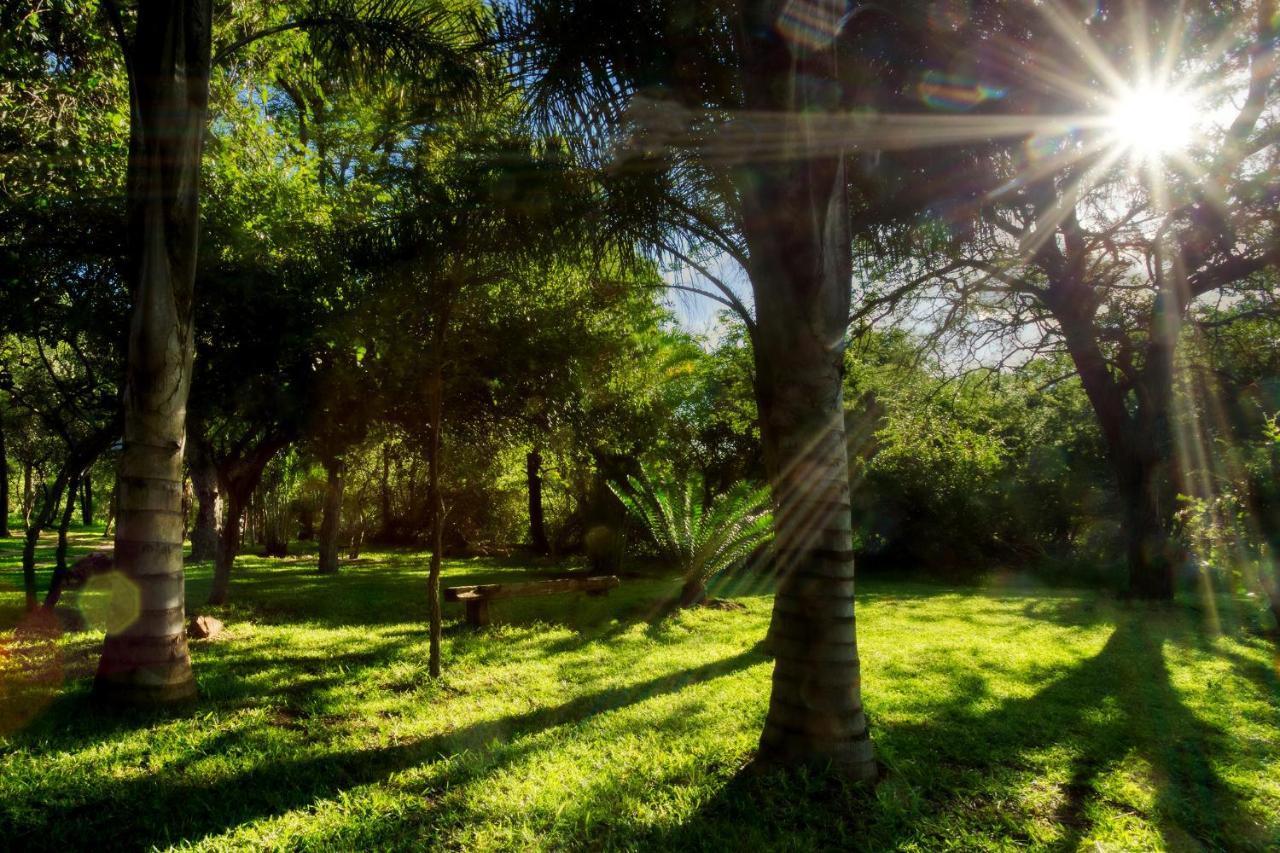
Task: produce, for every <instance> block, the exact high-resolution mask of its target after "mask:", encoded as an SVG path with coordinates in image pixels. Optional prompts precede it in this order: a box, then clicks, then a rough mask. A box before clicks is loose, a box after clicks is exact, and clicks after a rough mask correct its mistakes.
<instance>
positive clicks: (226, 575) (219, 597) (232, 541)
mask: <svg viewBox="0 0 1280 853" xmlns="http://www.w3.org/2000/svg"><path fill="white" fill-rule="evenodd" d="M246 503H247V501H246V499H245V497H244V496H243V495H241V494H238V493H237V492H236V491H235V490H231V491H230V493H229V494H228V495H227V500H226V506H227V515H226V517H225V518H224V519H223V520H222V535H221V537H220V538H219V540H218V547H217V553H216V555H215V557H214V561H213V587H212V588H211V589H210V590H209V603H210V604H226V603H227V597H228V595H229V594H230V592H231V567H232V565H234V564H235V561H236V556H237V555H238V554H239V553H240V525H241V524H242V523H243V522H244V511H245V506H246Z"/></svg>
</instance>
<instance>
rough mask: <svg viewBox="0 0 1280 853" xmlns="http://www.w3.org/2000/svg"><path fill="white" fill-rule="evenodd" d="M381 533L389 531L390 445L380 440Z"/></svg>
mask: <svg viewBox="0 0 1280 853" xmlns="http://www.w3.org/2000/svg"><path fill="white" fill-rule="evenodd" d="M381 503H382V535H383V536H386V535H388V534H389V533H391V445H390V443H389V442H385V441H384V442H382V493H381Z"/></svg>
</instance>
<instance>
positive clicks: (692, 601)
mask: <svg viewBox="0 0 1280 853" xmlns="http://www.w3.org/2000/svg"><path fill="white" fill-rule="evenodd" d="M706 597H707V585H706V584H705V583H703V582H702V578H701V577H696V578H685V581H684V585H683V586H681V587H680V606H681V607H694V606H696V605H699V604H701V603H702V602H703V601H705V600H706Z"/></svg>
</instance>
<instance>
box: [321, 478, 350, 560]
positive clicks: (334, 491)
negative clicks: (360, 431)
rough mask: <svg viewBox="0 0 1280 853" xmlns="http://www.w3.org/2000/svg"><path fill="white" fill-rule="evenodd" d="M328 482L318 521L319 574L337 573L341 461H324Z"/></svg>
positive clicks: (340, 515)
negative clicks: (321, 515)
mask: <svg viewBox="0 0 1280 853" xmlns="http://www.w3.org/2000/svg"><path fill="white" fill-rule="evenodd" d="M324 467H325V472H326V473H327V475H328V477H327V480H328V482H327V483H326V484H325V492H324V516H323V518H321V520H320V573H321V574H325V575H336V574H337V573H338V531H339V530H340V529H341V525H342V488H343V469H344V468H345V465H344V464H343V462H342V460H341V459H327V460H325V466H324Z"/></svg>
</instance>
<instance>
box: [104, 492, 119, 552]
mask: <svg viewBox="0 0 1280 853" xmlns="http://www.w3.org/2000/svg"><path fill="white" fill-rule="evenodd" d="M119 494H120V488H119V484H118V483H113V484H112V486H111V500H109V501H107V520H106V522H105V523H104V524H103V525H102V537H103V538H104V539H105V538H106V537H108V536H110V535H111V525H113V524H115V522H116V506H117V503H118V501H119Z"/></svg>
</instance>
